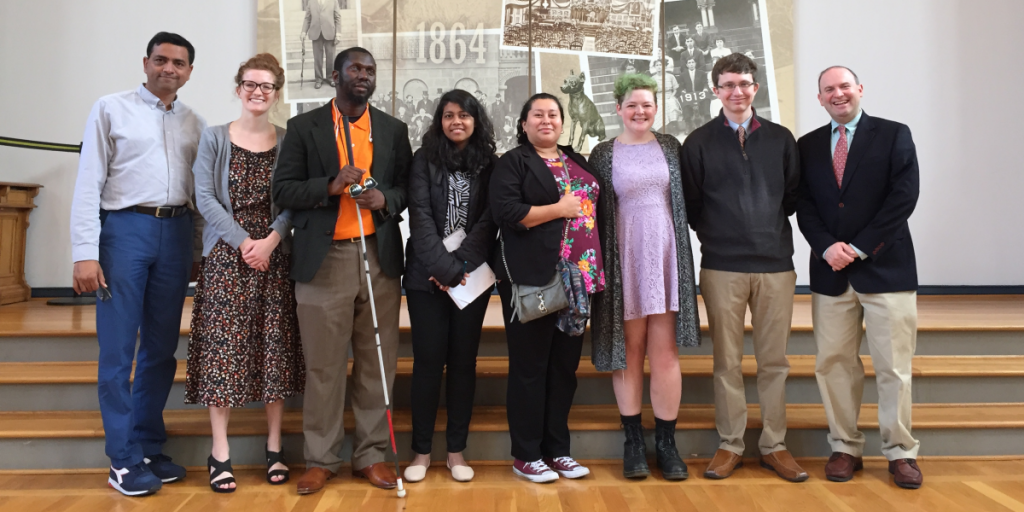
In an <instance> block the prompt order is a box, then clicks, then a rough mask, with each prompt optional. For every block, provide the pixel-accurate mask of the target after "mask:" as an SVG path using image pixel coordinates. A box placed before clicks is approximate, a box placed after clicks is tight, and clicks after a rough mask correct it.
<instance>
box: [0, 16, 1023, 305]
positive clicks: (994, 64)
mask: <svg viewBox="0 0 1024 512" xmlns="http://www.w3.org/2000/svg"><path fill="white" fill-rule="evenodd" d="M794 10H795V12H794V27H795V31H796V32H795V34H794V36H795V37H794V38H795V45H796V48H795V61H796V63H795V64H796V81H797V126H798V133H797V136H799V135H802V134H804V133H806V132H808V131H811V130H813V129H814V128H816V127H818V126H820V125H822V124H824V123H826V122H827V121H828V117H827V115H826V113H825V111H824V110H823V109H822V108H821V107H820V106H819V105H818V103H817V100H816V99H815V92H816V78H817V74H818V72H819V71H820V70H821V69H822V68H824V67H826V66H828V65H832V64H837V63H838V64H844V65H847V66H849V67H851V68H853V69H854V70H856V71H857V73H858V74H859V75H860V77H861V79H862V81H863V82H864V83H865V97H864V103H863V105H864V107H865V109H866V110H867V111H869V112H870V113H871V114H872V115H876V116H881V117H887V118H890V119H895V120H898V121H901V122H904V123H906V124H908V125H910V128H911V130H912V132H913V134H914V139H915V142H916V143H917V148H918V155H919V158H920V162H921V200H920V202H919V204H918V208H917V211H916V212H915V213H914V216H913V217H912V218H911V229H912V232H913V236H914V241H915V244H916V246H917V253H918V265H919V272H920V278H921V283H922V284H932V285H938V284H952V285H956V284H973V285H1011V284H1012V285H1021V284H1024V266H1021V265H1017V264H1016V261H1015V259H1016V258H1014V256H1015V255H1016V254H1018V253H1020V252H1022V251H1024V229H1022V228H1021V226H1020V224H1021V221H1022V220H1024V215H1021V214H1020V213H1019V210H1018V209H1017V208H1018V206H1017V205H1018V204H1019V201H1018V199H1017V196H1018V195H1019V193H1020V191H1021V190H1024V172H1022V171H1024V169H1022V166H1021V164H1020V163H1019V162H1020V160H1019V157H1017V156H1016V154H1014V153H1011V151H1012V150H1013V149H1015V148H1016V147H1019V146H1020V145H1021V144H1022V143H1021V142H1020V140H1021V137H1020V135H1018V134H1019V133H1021V131H1022V130H1021V129H1020V128H1014V126H1013V125H1014V123H1017V122H1019V120H1021V119H1024V105H1022V103H1021V102H1020V101H1019V100H1018V99H1017V97H1016V96H1017V95H1016V94H1015V93H1016V87H1015V86H1016V85H1017V84H1018V83H1020V82H1022V81H1024V70H1022V69H1021V67H1020V58H1019V56H1018V55H1019V48H1022V47H1024V31H1021V30H1020V29H1019V27H1018V26H1017V24H1019V22H1020V21H1021V20H1024V2H1021V1H1020V0H971V1H968V0H959V1H956V0H896V1H894V0H858V1H857V2H849V1H845V2H839V1H833V0H795V8H794ZM40 27H45V30H42V29H41V28H40ZM160 30H168V31H172V32H178V33H180V34H182V35H183V36H185V37H186V38H188V39H189V40H190V41H192V43H193V44H194V45H195V46H196V52H197V57H196V65H195V66H196V67H195V71H194V72H193V74H192V79H191V81H190V82H189V83H188V84H187V85H186V86H185V87H184V88H183V89H182V90H181V93H180V96H181V98H182V100H183V101H184V102H186V103H187V104H189V105H190V106H192V107H193V108H195V109H196V110H197V111H198V112H200V113H201V114H202V115H203V116H204V117H206V119H207V121H208V122H210V123H211V124H217V123H224V122H227V121H229V120H231V119H233V118H234V117H235V116H237V114H238V108H239V104H238V102H237V100H236V99H235V98H234V96H233V95H232V83H231V79H232V77H233V76H234V72H235V70H236V69H237V66H238V64H239V63H240V62H241V61H243V60H245V59H246V58H247V57H249V56H250V55H252V54H253V53H255V48H256V34H255V31H256V2H255V1H253V0H216V1H211V0H205V1H204V0H177V1H175V2H145V1H139V0H131V1H129V0H90V1H87V2H85V1H81V0H33V1H27V0H0V135H4V136H10V137H17V138H24V139H36V140H45V141H53V142H66V143H77V142H78V141H79V140H80V139H81V135H82V129H83V126H84V122H85V118H86V116H87V115H88V113H89V109H90V107H91V105H92V103H93V102H94V101H95V100H96V98H98V97H100V96H102V95H104V94H108V93H111V92H116V91H121V90H125V89H130V88H134V87H136V86H137V85H138V84H139V83H141V82H142V81H144V80H145V75H144V74H143V73H142V57H143V56H144V54H145V45H146V42H148V41H149V38H150V37H152V35H153V34H154V33H156V32H158V31H160ZM44 33H45V35H43V34H44ZM1003 126H1006V127H1007V128H1005V129H1002V128H1001V127H1003ZM76 169H77V156H76V155H73V154H62V153H47V152H41V151H29V150H24V149H14V148H7V147H0V180H3V181H22V182H35V183H41V184H42V185H44V186H45V188H44V189H43V191H42V193H41V194H40V195H39V197H38V198H37V199H38V203H39V205H40V207H39V208H38V209H37V210H36V211H35V212H34V213H33V214H32V216H31V223H32V225H31V227H30V228H29V242H28V254H27V260H28V261H27V265H26V266H27V269H26V273H27V278H28V282H29V284H30V285H31V286H33V287H51V286H57V287H65V286H70V284H71V249H70V243H69V241H68V238H69V235H68V229H69V228H68V216H69V207H70V203H71V197H72V191H73V187H74V179H75V173H76ZM794 224H795V222H794ZM796 242H797V254H796V255H795V257H794V259H795V261H796V267H797V272H798V275H799V278H798V283H800V284H807V275H806V274H807V270H806V269H807V258H808V248H807V245H806V243H804V242H803V238H802V237H801V236H800V235H799V232H797V233H796Z"/></svg>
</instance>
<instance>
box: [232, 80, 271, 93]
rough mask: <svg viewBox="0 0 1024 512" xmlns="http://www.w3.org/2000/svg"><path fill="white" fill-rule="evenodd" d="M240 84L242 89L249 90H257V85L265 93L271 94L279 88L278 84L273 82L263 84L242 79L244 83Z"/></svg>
mask: <svg viewBox="0 0 1024 512" xmlns="http://www.w3.org/2000/svg"><path fill="white" fill-rule="evenodd" d="M239 85H241V86H242V89H245V90H246V91H247V92H253V91H255V90H256V88H257V87H259V88H260V90H261V91H263V94H270V93H272V92H274V91H276V90H277V85H275V84H272V83H270V82H263V83H261V84H258V83H256V82H253V81H252V80H242V83H241V84H239Z"/></svg>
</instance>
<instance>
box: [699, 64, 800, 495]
mask: <svg viewBox="0 0 1024 512" xmlns="http://www.w3.org/2000/svg"><path fill="white" fill-rule="evenodd" d="M756 73H757V64H756V63H754V61H753V60H751V59H750V58H749V57H747V56H745V55H743V54H739V53H734V54H731V55H728V56H726V57H723V58H722V59H720V60H719V61H718V62H717V63H716V64H715V67H714V68H713V69H712V72H711V78H712V82H713V86H712V91H713V92H714V93H715V95H716V96H717V97H718V98H719V100H721V102H722V111H721V113H719V115H718V117H717V118H716V119H713V120H712V121H711V122H709V123H707V124H705V125H704V126H701V127H700V128H697V129H696V130H695V131H694V132H693V133H691V134H690V135H689V136H688V137H687V138H686V141H685V142H684V143H683V146H682V149H681V150H680V152H681V154H682V158H681V163H682V172H683V191H684V195H685V199H686V213H687V217H688V219H689V222H690V226H691V227H692V228H693V229H694V231H696V232H697V238H699V239H700V251H701V261H700V264H701V271H700V292H701V295H702V296H703V298H704V305H705V306H706V308H707V312H708V323H709V324H710V327H711V339H712V342H713V346H714V386H715V423H716V426H717V428H718V435H719V436H720V438H721V442H720V444H719V448H718V451H717V452H715V456H714V458H713V459H712V461H711V464H710V465H709V466H708V469H707V471H705V473H704V476H705V477H707V478H715V479H718V478H726V477H728V476H729V475H731V474H732V472H733V470H734V469H735V468H737V467H739V466H740V465H742V458H741V456H742V455H743V453H744V449H745V446H744V443H743V434H744V432H745V431H746V427H747V400H746V393H745V391H744V386H743V372H742V368H741V366H742V362H743V337H744V335H743V332H744V323H745V322H744V316H745V313H746V310H747V306H748V305H749V307H750V313H751V323H752V324H753V326H754V333H753V337H754V354H755V355H756V358H757V391H758V400H759V402H760V404H761V419H762V422H763V424H764V428H763V430H762V432H761V439H760V441H759V442H758V449H759V451H760V454H761V465H762V466H764V467H766V468H769V469H772V470H774V471H775V472H776V473H778V475H779V476H780V477H782V478H784V479H786V480H789V481H791V482H802V481H804V480H806V479H807V473H806V472H804V470H803V469H801V468H800V466H799V465H797V463H796V461H794V460H793V457H792V455H790V453H789V451H788V450H786V440H785V438H786V376H787V375H789V360H788V359H787V358H786V345H787V344H788V343H789V329H790V324H791V323H792V317H793V291H794V287H795V285H796V272H794V271H793V230H792V228H790V225H789V219H787V217H789V216H790V215H792V214H793V212H794V211H795V209H796V201H797V188H798V185H799V182H800V167H799V159H798V158H797V148H796V140H795V139H794V138H793V134H792V133H790V131H789V130H788V129H786V128H784V127H782V126H780V125H777V124H775V123H773V122H771V121H768V120H767V119H764V118H762V117H759V116H758V115H757V113H756V112H754V109H753V107H752V106H751V104H752V102H753V101H754V96H755V95H756V94H757V90H758V88H759V85H758V84H757V83H756V82H755V81H754V76H755V75H756Z"/></svg>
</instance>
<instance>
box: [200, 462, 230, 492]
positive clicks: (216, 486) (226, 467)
mask: <svg viewBox="0 0 1024 512" xmlns="http://www.w3.org/2000/svg"><path fill="white" fill-rule="evenodd" d="M206 471H207V472H209V473H210V489H212V490H213V492H217V493H221V494H227V493H231V492H235V489H237V487H228V488H223V487H221V486H222V485H227V484H233V483H235V477H233V476H229V477H227V478H221V479H220V480H217V481H214V479H215V478H217V477H218V476H220V475H222V474H224V473H232V474H234V472H235V471H234V470H233V469H231V459H228V460H226V461H224V462H221V461H219V460H217V459H215V458H213V455H210V456H209V457H207V459H206Z"/></svg>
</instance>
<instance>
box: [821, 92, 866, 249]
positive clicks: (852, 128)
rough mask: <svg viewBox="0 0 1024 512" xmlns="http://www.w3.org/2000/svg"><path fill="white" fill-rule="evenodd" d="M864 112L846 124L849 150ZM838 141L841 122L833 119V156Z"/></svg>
mask: <svg viewBox="0 0 1024 512" xmlns="http://www.w3.org/2000/svg"><path fill="white" fill-rule="evenodd" d="M863 113H864V111H863V110H861V111H860V112H857V117H854V118H853V120H852V121H850V122H849V123H846V125H845V126H846V150H847V151H849V150H850V147H851V146H852V145H853V135H854V133H856V132H857V123H860V116H861V114H863ZM838 143H839V123H837V122H836V120H835V119H833V120H832V157H835V156H836V144H838ZM849 245H850V247H851V248H853V250H854V251H856V252H857V256H859V257H860V259H862V260H864V259H867V257H868V255H867V253H865V252H864V251H862V250H860V249H858V248H856V247H854V246H853V244H849ZM825 254H828V249H826V250H825ZM824 256H825V255H824V254H822V257H824Z"/></svg>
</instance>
